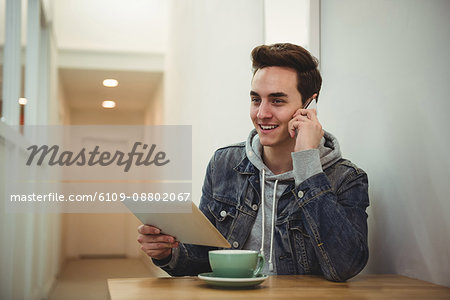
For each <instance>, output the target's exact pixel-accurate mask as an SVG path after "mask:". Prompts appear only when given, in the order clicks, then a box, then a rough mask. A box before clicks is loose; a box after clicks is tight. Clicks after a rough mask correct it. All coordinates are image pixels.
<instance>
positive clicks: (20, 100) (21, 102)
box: [19, 98, 27, 105]
mask: <svg viewBox="0 0 450 300" xmlns="http://www.w3.org/2000/svg"><path fill="white" fill-rule="evenodd" d="M19 104H20V105H25V104H27V98H19Z"/></svg>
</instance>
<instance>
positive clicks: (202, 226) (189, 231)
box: [130, 202, 231, 248]
mask: <svg viewBox="0 0 450 300" xmlns="http://www.w3.org/2000/svg"><path fill="white" fill-rule="evenodd" d="M191 203H192V202H191ZM130 211H132V212H133V210H131V209H130ZM133 214H134V215H135V216H136V217H137V218H138V219H139V220H140V221H141V222H142V223H143V224H146V225H152V226H155V227H157V228H159V229H160V230H161V233H163V234H168V235H171V236H173V237H175V238H176V240H177V241H178V242H180V243H184V244H195V245H203V246H213V247H223V248H230V247H231V245H230V243H228V241H227V240H226V239H225V238H224V237H223V235H222V234H221V233H220V232H219V231H218V230H217V228H216V227H214V225H213V224H211V222H210V221H209V220H208V218H206V217H205V215H204V214H203V213H202V212H201V211H200V209H199V208H198V207H197V206H196V205H195V204H194V203H192V211H191V212H188V213H185V212H176V213H137V212H133Z"/></svg>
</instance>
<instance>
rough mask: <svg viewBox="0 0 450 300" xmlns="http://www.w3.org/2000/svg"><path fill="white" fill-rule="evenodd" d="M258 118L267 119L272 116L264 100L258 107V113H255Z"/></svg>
mask: <svg viewBox="0 0 450 300" xmlns="http://www.w3.org/2000/svg"><path fill="white" fill-rule="evenodd" d="M256 116H257V117H258V119H267V118H271V117H272V112H271V110H270V105H269V104H268V103H266V102H264V101H263V102H261V105H260V106H259V109H258V114H257V115H256Z"/></svg>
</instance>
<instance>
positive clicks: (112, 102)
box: [102, 100, 116, 108]
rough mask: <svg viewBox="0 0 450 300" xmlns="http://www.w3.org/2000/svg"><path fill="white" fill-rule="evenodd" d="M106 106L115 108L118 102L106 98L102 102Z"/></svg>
mask: <svg viewBox="0 0 450 300" xmlns="http://www.w3.org/2000/svg"><path fill="white" fill-rule="evenodd" d="M102 106H103V107H104V108H114V107H116V102H115V101H113V100H105V101H103V102H102Z"/></svg>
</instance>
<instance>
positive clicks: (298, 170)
mask: <svg viewBox="0 0 450 300" xmlns="http://www.w3.org/2000/svg"><path fill="white" fill-rule="evenodd" d="M291 156H292V164H293V169H294V170H293V173H294V179H295V185H296V186H298V185H300V183H302V182H303V181H305V180H306V179H308V178H309V177H311V176H314V175H316V174H319V173H321V172H323V170H322V164H321V163H320V155H319V149H310V150H304V151H298V152H292V153H291Z"/></svg>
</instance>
